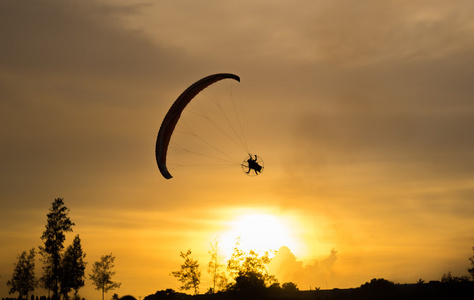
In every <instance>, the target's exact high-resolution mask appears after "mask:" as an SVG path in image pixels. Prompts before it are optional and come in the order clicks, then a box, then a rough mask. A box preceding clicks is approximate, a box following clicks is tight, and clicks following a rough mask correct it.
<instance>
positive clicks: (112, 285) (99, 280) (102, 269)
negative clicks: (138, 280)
mask: <svg viewBox="0 0 474 300" xmlns="http://www.w3.org/2000/svg"><path fill="white" fill-rule="evenodd" d="M114 261H115V257H114V256H112V253H110V254H108V255H103V256H101V257H100V261H96V262H95V263H94V265H93V266H92V273H91V274H90V275H89V279H90V280H92V283H93V284H94V285H95V289H96V290H102V300H104V294H105V293H107V291H109V290H113V289H116V288H120V285H121V283H120V282H113V281H112V277H113V276H114V275H115V271H112V269H113V267H115V265H114Z"/></svg>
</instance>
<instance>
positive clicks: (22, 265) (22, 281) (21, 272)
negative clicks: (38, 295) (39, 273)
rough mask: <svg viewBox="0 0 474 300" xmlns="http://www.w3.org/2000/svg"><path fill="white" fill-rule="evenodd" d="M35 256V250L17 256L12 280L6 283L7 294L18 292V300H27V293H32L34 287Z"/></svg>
mask: <svg viewBox="0 0 474 300" xmlns="http://www.w3.org/2000/svg"><path fill="white" fill-rule="evenodd" d="M35 254H36V252H35V248H32V249H31V250H30V252H29V253H28V254H27V253H26V251H23V252H22V253H21V254H20V255H18V261H17V263H16V264H15V268H14V269H13V275H12V278H11V279H10V280H8V281H7V286H8V287H10V291H9V294H13V293H15V292H18V293H19V294H20V297H19V299H22V297H23V296H26V299H28V292H29V291H34V289H35V287H36V284H37V282H36V279H35Z"/></svg>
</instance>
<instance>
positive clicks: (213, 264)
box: [207, 239, 227, 293]
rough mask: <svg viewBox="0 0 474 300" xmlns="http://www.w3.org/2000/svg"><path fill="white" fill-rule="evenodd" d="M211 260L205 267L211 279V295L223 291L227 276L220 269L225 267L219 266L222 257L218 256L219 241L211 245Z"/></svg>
mask: <svg viewBox="0 0 474 300" xmlns="http://www.w3.org/2000/svg"><path fill="white" fill-rule="evenodd" d="M209 255H210V256H211V259H210V260H209V263H208V265H207V272H208V273H209V274H210V275H211V277H212V288H211V289H210V290H211V292H212V293H215V292H217V291H220V290H223V289H224V288H225V287H226V285H227V276H226V274H225V272H224V271H223V270H222V268H224V267H225V265H224V264H221V259H222V257H221V256H220V255H219V241H218V240H217V239H216V240H215V241H214V243H211V250H209Z"/></svg>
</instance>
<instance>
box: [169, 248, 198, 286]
mask: <svg viewBox="0 0 474 300" xmlns="http://www.w3.org/2000/svg"><path fill="white" fill-rule="evenodd" d="M179 256H181V257H182V258H183V259H184V263H183V264H182V265H181V270H179V271H174V272H171V275H173V276H174V277H176V278H177V279H178V280H179V281H180V282H181V287H180V289H181V290H190V289H194V294H195V295H197V294H198V292H199V284H200V283H201V271H200V270H199V263H198V261H197V260H194V259H192V258H191V249H189V250H188V251H187V252H186V253H185V252H180V255H179Z"/></svg>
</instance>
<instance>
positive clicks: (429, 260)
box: [0, 0, 474, 298]
mask: <svg viewBox="0 0 474 300" xmlns="http://www.w3.org/2000/svg"><path fill="white" fill-rule="evenodd" d="M473 12H474V3H472V1H459V0H456V1H449V3H448V2H447V1H441V0H437V1H433V0H430V1H427V0H426V1H424V0H422V1H416V2H415V1H392V0H389V1H376V0H364V1H350V2H349V1H341V0H337V1H335V0H327V1H326V0H324V1H296V2H295V1H258V2H256V1H247V0H241V1H239V2H232V3H227V2H226V3H224V2H222V1H189V0H188V1H184V0H181V1H180V0H176V1H146V0H144V1H105V0H104V1H99V0H97V1H69V2H68V3H67V4H65V3H64V1H59V0H47V1H41V2H33V1H29V2H25V1H4V0H0V40H1V41H2V43H1V44H2V45H1V46H0V153H1V155H0V212H1V217H0V249H1V254H2V255H1V257H0V276H1V277H0V296H1V297H7V296H8V289H7V287H6V284H5V283H6V281H7V280H8V279H9V278H10V277H11V274H12V270H13V265H12V264H13V263H14V262H15V259H16V256H17V255H18V254H19V253H21V252H22V251H23V250H28V249H30V248H31V247H37V246H38V245H40V244H41V240H40V236H41V234H42V231H43V229H44V225H45V224H46V214H47V212H48V209H49V208H50V205H51V202H52V201H53V200H54V198H56V197H64V201H65V204H66V206H67V207H68V208H70V210H71V211H70V217H71V219H72V221H73V222H75V224H76V226H75V227H74V233H73V234H79V235H80V237H81V239H82V242H83V247H84V250H85V252H86V253H87V257H86V260H87V261H88V262H89V264H88V267H87V270H86V272H87V273H88V272H90V267H91V265H92V264H93V262H94V261H96V260H98V259H99V257H100V256H101V255H104V254H108V253H110V252H112V253H113V254H114V255H115V256H116V271H117V275H116V279H117V280H118V281H121V282H122V287H121V289H120V290H118V291H117V293H118V294H119V295H125V294H132V295H134V296H135V297H138V296H146V295H149V294H151V293H154V292H156V291H157V290H161V289H166V288H173V289H176V290H177V289H178V287H179V285H178V283H177V281H176V280H175V279H174V278H172V277H170V276H169V274H170V272H172V271H174V270H176V269H177V268H179V264H180V258H179V251H185V250H187V249H189V248H191V249H192V250H193V253H194V254H195V257H196V258H197V259H198V260H199V261H200V263H201V266H202V267H203V269H202V271H203V274H204V275H205V277H204V278H203V283H202V287H201V291H202V292H204V291H205V290H207V288H208V287H209V282H210V281H209V278H208V276H207V274H206V272H205V269H206V268H205V266H206V265H207V262H208V260H209V257H208V254H207V251H208V250H209V249H210V243H211V242H213V241H214V240H215V238H216V237H219V238H220V239H224V238H225V237H229V236H231V235H232V233H237V232H241V233H242V232H243V233H242V234H244V233H245V232H247V234H250V233H249V232H250V231H249V230H247V231H245V230H244V229H245V228H244V227H245V226H244V225H241V224H245V222H244V223H239V222H240V221H239V220H242V218H243V219H245V218H246V216H247V217H248V216H249V215H250V216H255V215H259V216H260V217H261V218H263V219H265V220H268V222H267V223H271V222H273V221H275V222H276V223H275V226H274V227H275V228H279V232H285V234H282V235H281V241H280V243H279V241H278V239H277V238H274V239H273V240H271V241H270V240H268V244H269V245H270V244H271V245H272V247H279V246H286V248H281V251H280V252H279V253H278V254H277V257H276V258H275V262H274V265H273V266H271V267H272V270H274V271H275V272H277V273H278V274H277V277H278V276H279V277H280V281H281V282H284V281H293V282H296V283H297V284H298V286H299V287H300V288H301V289H309V288H310V287H316V286H319V287H322V288H325V287H329V288H334V287H338V288H344V287H357V286H359V285H360V284H362V283H365V282H366V281H369V280H370V279H371V278H374V277H377V278H380V277H383V278H386V279H388V280H392V281H395V282H400V283H405V282H416V281H417V280H418V279H420V278H422V279H424V280H425V281H429V280H439V279H440V278H441V276H442V275H443V273H447V272H448V271H451V272H452V274H453V275H454V276H462V275H467V268H468V267H469V261H468V257H470V256H472V247H473V246H474V235H473V229H474V222H473V217H472V216H473V215H474V204H473V200H472V199H473V196H474V139H473V136H474V126H472V122H473V121H472V120H474V105H473V102H472V96H473V95H474V86H473V85H472V78H474V74H473V72H474V71H473V70H474V57H473V55H472V53H473V50H474V43H473V42H472V38H471V37H472V35H473V31H474V21H473V20H474V16H473V15H472V14H473ZM217 72H232V73H235V74H237V75H239V76H240V77H241V83H236V84H233V85H232V89H235V92H236V94H235V95H234V94H233V93H232V94H230V96H229V98H231V99H232V98H235V99H237V100H238V101H239V105H242V107H243V109H242V115H243V117H244V118H245V126H244V127H245V128H244V129H245V131H246V136H247V138H248V144H249V146H251V148H252V150H251V151H255V153H257V154H259V155H262V157H263V158H264V160H265V172H264V173H263V174H262V175H261V176H258V177H248V176H245V174H242V172H241V171H240V166H239V163H240V161H241V160H242V159H243V158H244V157H245V155H246V153H243V155H241V156H238V160H237V161H236V166H235V167H232V166H228V167H216V168H214V167H212V168H211V167H206V166H203V167H191V166H183V167H180V168H177V169H175V171H176V173H174V175H176V176H175V178H173V179H171V180H165V179H163V178H162V177H161V175H160V174H159V172H158V169H157V167H156V163H155V158H154V146H155V139H156V134H157V132H158V129H159V126H160V123H161V121H162V119H163V117H164V115H165V114H166V112H167V109H168V108H169V107H170V105H171V104H172V102H173V101H174V100H175V99H176V97H177V96H178V95H179V94H180V93H181V92H182V91H183V90H184V89H185V88H186V87H187V86H189V85H190V84H191V83H193V82H195V81H196V80H198V79H200V78H202V77H204V76H206V75H209V74H212V73H217ZM224 85H225V84H224ZM225 90H226V89H225V87H224V92H223V94H222V91H220V92H217V94H219V95H220V96H222V95H224V96H223V98H224V100H223V101H227V100H228V99H227V100H226V97H225ZM227 91H228V90H227ZM214 95H215V94H212V92H211V93H210V97H213V96H214ZM203 103H204V101H203ZM189 119H190V120H191V118H189ZM191 126H192V125H191ZM181 138H183V136H181ZM211 138H213V141H214V142H215V143H217V144H218V145H219V146H220V147H222V148H223V149H226V150H225V151H229V152H232V151H234V150H235V148H234V147H233V146H231V144H230V142H228V141H226V140H225V139H221V138H219V137H216V136H212V137H211ZM177 139H179V138H178V137H177ZM253 149H254V150H253ZM170 151H171V150H170ZM180 158H182V159H186V154H178V155H177V156H176V160H179V159H180ZM187 159H189V157H187ZM197 160H199V159H197ZM202 162H203V160H201V161H200V163H201V164H202ZM266 218H267V219H266ZM247 220H249V219H247ZM270 220H273V221H270ZM246 222H247V223H248V222H251V221H246ZM239 224H240V225H239ZM278 224H279V225H278ZM255 227H258V228H256V230H255V231H256V232H260V234H261V236H262V238H261V239H262V240H264V238H266V237H271V236H275V233H274V232H269V231H268V230H270V229H265V228H264V225H263V224H261V225H259V224H258V223H256V225H255ZM238 229H241V231H239V230H238ZM259 230H260V231H259ZM276 235H277V236H278V233H277V234H276ZM72 238H73V235H71V236H68V239H67V241H66V244H67V245H68V244H70V243H71V242H72ZM242 238H243V239H244V238H245V236H243V237H242ZM253 238H255V237H253ZM257 239H258V235H257ZM275 240H276V241H275ZM255 243H256V242H255ZM285 243H286V244H290V243H291V245H285ZM279 244H281V245H279ZM277 245H278V246H277ZM259 247H262V246H259ZM275 250H278V249H275ZM332 250H334V251H332ZM277 262H285V265H286V266H287V267H286V268H285V269H282V268H280V267H279V266H278V264H277ZM38 265H39V262H38ZM40 274H41V270H40V268H39V267H38V269H37V275H38V276H39V275H40ZM98 293H99V292H97V291H94V290H93V287H92V285H91V282H90V281H89V280H87V281H86V287H85V288H83V289H82V290H81V291H80V294H81V295H83V296H85V297H86V298H93V297H96V296H97V297H98V295H99V294H98ZM112 293H113V292H112ZM112 293H110V294H112Z"/></svg>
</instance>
